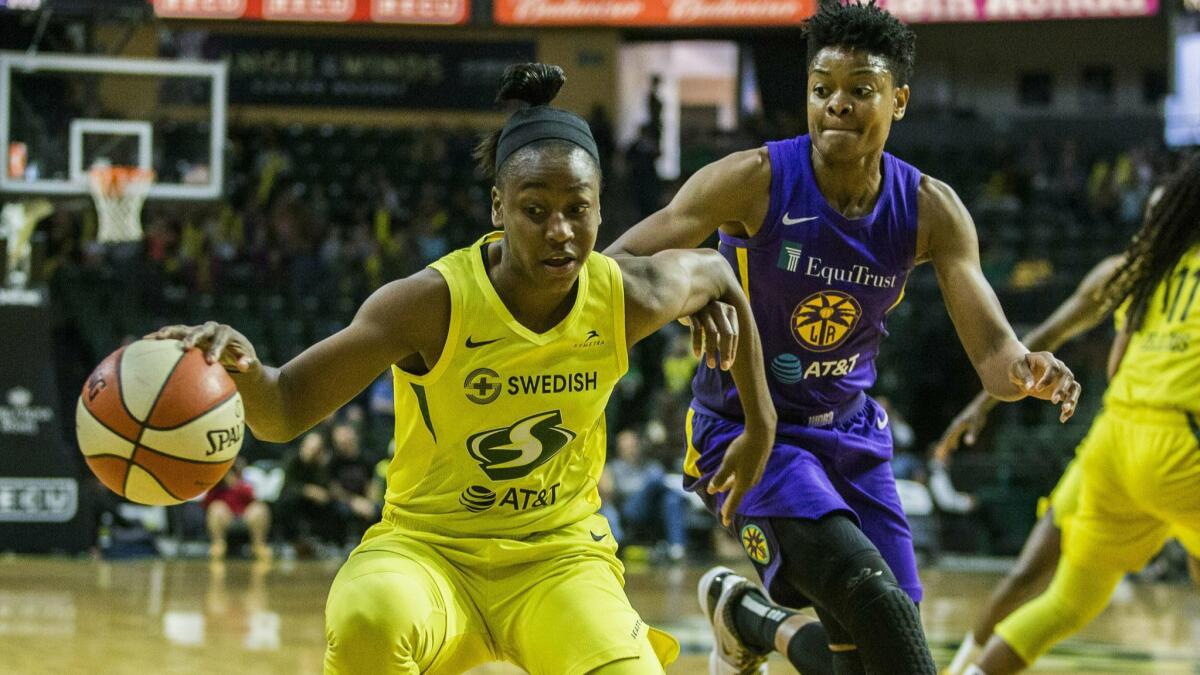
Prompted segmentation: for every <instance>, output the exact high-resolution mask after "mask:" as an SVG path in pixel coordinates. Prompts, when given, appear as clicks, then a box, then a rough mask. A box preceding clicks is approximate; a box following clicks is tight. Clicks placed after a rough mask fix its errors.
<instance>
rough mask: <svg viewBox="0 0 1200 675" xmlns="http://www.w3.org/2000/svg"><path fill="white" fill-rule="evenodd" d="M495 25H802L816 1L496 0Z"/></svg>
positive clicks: (813, 8)
mask: <svg viewBox="0 0 1200 675" xmlns="http://www.w3.org/2000/svg"><path fill="white" fill-rule="evenodd" d="M494 8H495V19H496V23H502V24H519V25H526V26H528V25H542V26H548V25H554V26H575V25H610V26H772V25H799V23H800V22H801V21H803V20H804V19H806V18H808V17H809V16H811V15H812V13H813V12H814V11H815V10H816V2H815V0H495V3H494Z"/></svg>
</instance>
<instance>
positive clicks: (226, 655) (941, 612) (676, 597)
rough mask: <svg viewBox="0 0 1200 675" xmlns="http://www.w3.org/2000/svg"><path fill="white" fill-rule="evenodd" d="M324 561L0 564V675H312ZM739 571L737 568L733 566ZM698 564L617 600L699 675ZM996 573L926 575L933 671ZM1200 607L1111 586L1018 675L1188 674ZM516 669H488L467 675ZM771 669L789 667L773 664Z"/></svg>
mask: <svg viewBox="0 0 1200 675" xmlns="http://www.w3.org/2000/svg"><path fill="white" fill-rule="evenodd" d="M336 571H337V563H336V562H328V563H325V562H277V563H275V564H274V565H273V566H265V567H264V566H259V565H256V564H254V563H251V562H248V561H231V562H229V563H226V564H225V565H223V566H218V567H213V566H210V565H209V564H208V563H207V562H206V561H198V560H167V561H163V560H141V561H127V562H100V561H91V560H68V559H60V558H36V557H0V673H2V674H4V675H8V674H21V675H24V674H30V675H34V674H36V675H41V674H55V675H59V674H64V673H72V674H73V673H88V674H93V673H95V674H104V675H108V674H126V673H127V674H130V675H160V674H162V675H170V674H175V673H179V674H185V673H186V674H193V673H197V674H203V675H213V674H222V673H231V674H240V673H281V674H288V675H292V674H295V675H309V674H311V675H316V674H317V673H320V671H321V654H322V649H323V643H324V638H323V617H322V609H323V607H324V602H325V594H326V592H327V590H328V588H329V583H330V581H331V580H332V579H333V575H334V573H335V572H336ZM743 571H748V570H743ZM702 572H703V568H700V567H651V566H644V567H633V568H631V569H630V570H629V572H628V585H627V588H628V591H629V595H630V596H631V598H632V600H633V603H634V605H635V606H636V607H637V608H638V609H639V610H640V611H641V613H642V615H643V617H644V618H645V619H646V620H648V621H649V622H650V623H651V624H654V625H656V626H660V627H663V628H665V629H667V630H669V631H671V632H672V633H673V634H675V636H676V637H678V638H679V639H680V642H681V643H682V645H683V650H684V653H683V655H682V656H681V658H680V660H679V661H678V662H677V663H676V664H675V665H674V666H672V668H671V669H670V672H671V673H682V674H689V675H690V674H693V673H695V674H697V675H703V673H704V672H705V670H706V668H705V663H706V653H707V649H708V646H709V640H710V638H709V634H708V629H707V625H706V624H705V622H704V620H703V618H702V617H701V616H700V614H699V609H698V607H697V605H696V601H695V597H694V588H695V583H696V580H697V579H698V578H699V576H700V574H701V573H702ZM997 578H998V577H997V574H995V573H984V572H967V571H949V570H939V569H936V568H935V569H928V570H925V571H924V580H925V584H926V588H927V596H926V600H925V602H924V603H923V605H922V614H923V616H924V620H925V624H926V627H927V629H928V632H929V636H930V641H931V644H932V645H933V647H934V656H935V658H936V659H937V660H938V662H939V664H940V665H944V664H945V663H946V661H947V660H948V659H949V657H950V655H951V651H952V649H953V648H954V646H955V643H956V642H957V640H958V639H960V638H961V636H962V634H963V632H964V628H965V626H966V625H967V624H968V623H969V622H970V620H971V618H972V617H973V615H974V612H975V611H976V609H977V608H978V607H979V605H980V604H981V603H982V601H983V599H984V598H985V597H986V594H987V593H988V592H989V591H990V589H991V587H992V586H993V585H994V583H995V581H996V579H997ZM1198 664H1200V599H1198V598H1197V595H1196V593H1195V591H1194V590H1193V589H1192V588H1191V587H1190V586H1186V585H1154V584H1136V585H1134V584H1123V585H1122V587H1121V588H1120V589H1119V590H1118V593H1117V596H1116V598H1115V599H1114V601H1113V604H1112V605H1111V606H1110V607H1109V608H1108V610H1106V611H1105V613H1104V614H1103V615H1102V616H1101V617H1100V619H1098V620H1097V621H1096V622H1095V623H1094V624H1093V625H1092V626H1090V627H1088V628H1087V629H1086V630H1085V631H1084V632H1082V633H1081V634H1080V635H1078V636H1076V637H1075V638H1074V639H1072V640H1070V641H1069V642H1067V643H1065V644H1064V645H1061V646H1060V647H1059V648H1057V649H1056V650H1055V651H1054V652H1052V653H1051V654H1050V655H1049V656H1048V657H1046V658H1045V659H1043V660H1042V661H1041V662H1040V663H1039V664H1038V668H1037V669H1036V670H1034V671H1032V672H1039V673H1163V674H1167V673H1200V665H1198ZM519 672H520V671H519V670H517V669H515V668H513V667H510V666H507V665H504V664H495V665H488V666H484V667H482V668H479V669H476V670H475V671H474V672H473V673H472V675H510V674H513V673H519ZM771 672H772V673H791V672H793V671H792V670H791V669H790V667H788V666H787V665H786V664H785V663H784V662H783V661H772V662H771Z"/></svg>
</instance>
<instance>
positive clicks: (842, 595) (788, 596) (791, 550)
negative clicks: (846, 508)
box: [770, 513, 936, 675]
mask: <svg viewBox="0 0 1200 675" xmlns="http://www.w3.org/2000/svg"><path fill="white" fill-rule="evenodd" d="M770 524H771V526H772V528H773V529H774V530H775V535H776V538H777V539H778V540H779V542H780V548H781V553H782V558H783V573H782V574H780V575H778V576H777V577H776V579H775V581H774V582H773V584H772V588H771V589H770V590H771V597H772V598H776V599H777V600H778V601H780V602H783V603H784V604H791V603H792V601H793V600H801V599H802V600H808V601H811V602H812V603H813V604H814V605H815V606H816V608H817V613H818V615H819V616H820V617H821V620H822V623H824V624H825V625H826V630H827V632H828V634H829V643H830V644H831V645H835V646H836V645H854V647H855V648H854V649H852V650H849V651H843V652H837V651H835V652H834V654H836V655H837V656H835V658H834V663H835V671H836V672H838V673H839V674H840V673H846V674H849V673H859V672H866V673H881V674H884V673H886V674H887V675H899V674H905V675H907V674H919V675H927V674H928V675H933V674H934V673H936V670H935V668H934V665H933V658H932V657H931V656H930V654H929V647H928V646H927V645H926V642H925V633H924V631H923V630H922V629H921V620H920V616H919V615H918V613H917V608H916V605H914V604H913V602H912V600H911V599H910V598H909V597H908V595H907V594H906V593H905V592H904V590H903V589H901V588H900V586H899V584H898V583H897V581H896V577H895V575H893V574H892V571H891V569H890V568H889V567H888V565H887V563H886V562H885V561H884V559H883V557H882V556H881V555H880V554H879V551H878V549H876V548H875V545H874V544H872V543H871V540H870V539H868V538H867V536H866V535H865V534H864V533H863V531H862V530H861V529H859V527H858V525H857V524H856V523H855V522H854V521H853V520H851V519H850V518H849V517H847V516H846V515H845V514H841V513H835V514H831V515H829V516H825V517H824V518H821V519H819V520H816V521H812V520H803V519H798V518H778V519H775V518H773V519H771V521H770ZM835 649H836V647H835Z"/></svg>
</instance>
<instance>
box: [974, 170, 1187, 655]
mask: <svg viewBox="0 0 1200 675" xmlns="http://www.w3.org/2000/svg"><path fill="white" fill-rule="evenodd" d="M1198 295H1200V155H1193V156H1191V157H1190V158H1188V159H1187V161H1186V162H1185V163H1184V164H1183V168H1182V169H1180V170H1179V171H1178V172H1176V173H1175V174H1174V175H1173V176H1171V177H1170V179H1169V180H1168V182H1167V184H1166V186H1165V190H1164V191H1163V196H1162V199H1161V200H1160V201H1159V202H1158V203H1157V204H1156V205H1154V206H1153V207H1152V208H1151V209H1150V211H1149V213H1148V214H1147V217H1146V220H1145V223H1144V225H1143V226H1142V229H1141V231H1140V232H1139V233H1138V234H1137V235H1136V236H1134V238H1133V242H1132V243H1131V244H1130V246H1129V248H1128V250H1127V251H1126V252H1125V254H1124V256H1123V258H1122V261H1121V264H1120V267H1119V268H1118V269H1117V270H1116V271H1115V273H1113V276H1112V278H1111V281H1109V283H1108V284H1107V286H1106V288H1105V289H1104V292H1103V296H1102V301H1101V309H1100V312H1101V316H1103V314H1105V313H1107V312H1109V311H1111V310H1112V308H1114V307H1118V306H1119V307H1120V309H1118V324H1119V325H1120V326H1121V327H1122V328H1121V331H1120V333H1119V334H1118V335H1117V339H1116V342H1115V344H1114V345H1113V357H1111V358H1110V363H1118V364H1119V366H1118V367H1117V370H1116V373H1115V375H1114V377H1113V379H1112V382H1111V383H1110V385H1109V387H1108V391H1107V392H1106V393H1105V397H1104V410H1103V412H1101V413H1100V415H1099V416H1097V418H1096V420H1095V422H1094V423H1093V424H1092V428H1091V430H1090V431H1089V432H1088V436H1087V438H1085V439H1084V441H1083V443H1082V445H1081V446H1080V448H1079V452H1078V456H1077V459H1076V464H1077V469H1076V471H1077V473H1078V476H1079V478H1078V480H1079V502H1078V511H1077V512H1076V514H1075V515H1074V517H1073V518H1072V520H1071V525H1070V536H1069V537H1066V538H1064V540H1063V551H1062V557H1061V559H1060V560H1059V562H1058V569H1057V570H1056V572H1055V575H1054V579H1053V581H1051V583H1050V587H1049V588H1048V589H1047V590H1046V592H1044V593H1042V594H1041V595H1040V596H1038V597H1037V598H1036V599H1034V600H1032V601H1031V602H1029V603H1028V604H1025V605H1024V606H1022V607H1021V608H1020V609H1018V610H1017V611H1015V612H1014V613H1013V614H1012V615H1010V616H1008V617H1007V618H1006V619H1004V620H1003V621H1001V622H1000V623H999V624H998V625H997V626H996V628H995V633H994V635H992V637H991V639H990V640H989V641H988V642H987V645H986V647H985V648H984V650H983V653H982V654H981V655H980V656H979V657H978V658H977V659H976V660H975V662H974V663H973V664H972V665H970V666H969V667H967V669H966V671H965V672H966V674H967V675H1007V674H1008V673H1015V672H1018V671H1020V670H1022V669H1024V668H1026V667H1027V666H1029V665H1030V664H1032V663H1033V662H1034V661H1036V660H1037V658H1038V657H1040V656H1041V655H1042V654H1044V653H1045V652H1046V651H1048V650H1049V649H1050V647H1052V646H1053V645H1054V644H1056V643H1057V642H1059V641H1061V640H1063V639H1065V638H1066V637H1068V636H1070V635H1071V634H1073V633H1074V632H1075V631H1077V630H1079V629H1080V628H1082V627H1083V626H1085V625H1086V624H1087V623H1088V622H1090V621H1091V620H1092V619H1094V618H1095V617H1096V616H1097V615H1099V614H1100V612H1101V611H1102V610H1103V609H1104V607H1105V605H1107V604H1108V599H1109V597H1110V596H1111V595H1112V592H1113V590H1114V589H1115V588H1116V586H1117V584H1118V583H1119V582H1120V580H1121V578H1122V577H1123V576H1124V575H1125V573H1126V572H1131V571H1135V570H1138V569H1141V568H1142V567H1143V566H1144V565H1145V564H1146V562H1148V561H1149V559H1150V557H1151V556H1153V555H1154V553H1155V552H1157V551H1158V549H1159V548H1160V547H1161V546H1162V545H1163V543H1164V542H1165V541H1166V539H1167V536H1168V533H1172V534H1174V535H1176V536H1177V537H1178V538H1179V540H1180V541H1181V542H1182V543H1183V545H1184V548H1186V549H1187V550H1188V552H1189V554H1191V556H1193V558H1194V557H1195V556H1197V555H1198V554H1200V489H1197V488H1200V304H1197V302H1196V300H1197V296H1198ZM1064 480H1065V478H1064ZM1059 489H1062V486H1061V483H1060V488H1059Z"/></svg>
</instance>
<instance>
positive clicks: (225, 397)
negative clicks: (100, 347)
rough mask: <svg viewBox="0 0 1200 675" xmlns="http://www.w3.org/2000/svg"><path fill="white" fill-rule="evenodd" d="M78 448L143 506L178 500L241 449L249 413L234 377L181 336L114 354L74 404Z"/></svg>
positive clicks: (218, 474)
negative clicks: (182, 341)
mask: <svg viewBox="0 0 1200 675" xmlns="http://www.w3.org/2000/svg"><path fill="white" fill-rule="evenodd" d="M75 427H76V430H77V433H78V437H79V448H80V450H82V452H83V456H84V458H85V459H86V460H87V463H88V466H89V467H91V469H92V472H93V473H95V474H96V477H97V478H99V479H100V482H102V483H104V485H106V486H107V487H108V488H109V489H110V490H112V491H113V492H116V493H117V494H119V495H122V496H124V497H125V498H126V499H129V500H131V501H134V502H138V503H140V504H153V505H167V504H178V503H180V502H183V501H187V500H188V499H191V498H192V497H195V496H196V495H199V494H201V493H203V492H205V491H206V490H208V489H209V488H210V487H212V486H213V485H214V484H216V483H217V482H218V481H220V480H221V478H222V477H223V476H224V475H225V473H226V471H228V470H229V467H230V466H232V465H233V461H234V458H235V457H236V456H237V454H238V451H239V450H240V449H241V447H242V433H243V430H244V428H245V413H244V412H243V410H242V399H241V396H240V395H239V394H238V392H237V387H236V386H234V383H233V380H232V379H231V378H230V377H229V375H228V374H227V373H226V372H225V370H224V368H222V367H221V365H220V364H216V363H213V364H209V363H207V362H206V361H205V359H204V353H203V352H202V351H200V350H199V349H194V348H193V349H188V350H187V351H184V350H183V349H182V348H181V344H180V342H179V341H178V340H139V341H137V342H134V343H132V344H130V345H128V346H125V347H122V348H120V349H118V350H117V351H115V352H113V353H112V354H110V355H109V356H108V358H106V359H104V361H103V362H102V363H101V364H100V365H99V366H97V367H96V370H94V371H93V372H92V374H91V376H90V377H88V379H87V382H86V383H85V384H84V386H83V392H82V393H81V394H80V396H79V403H78V405H77V406H76V408H75Z"/></svg>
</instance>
